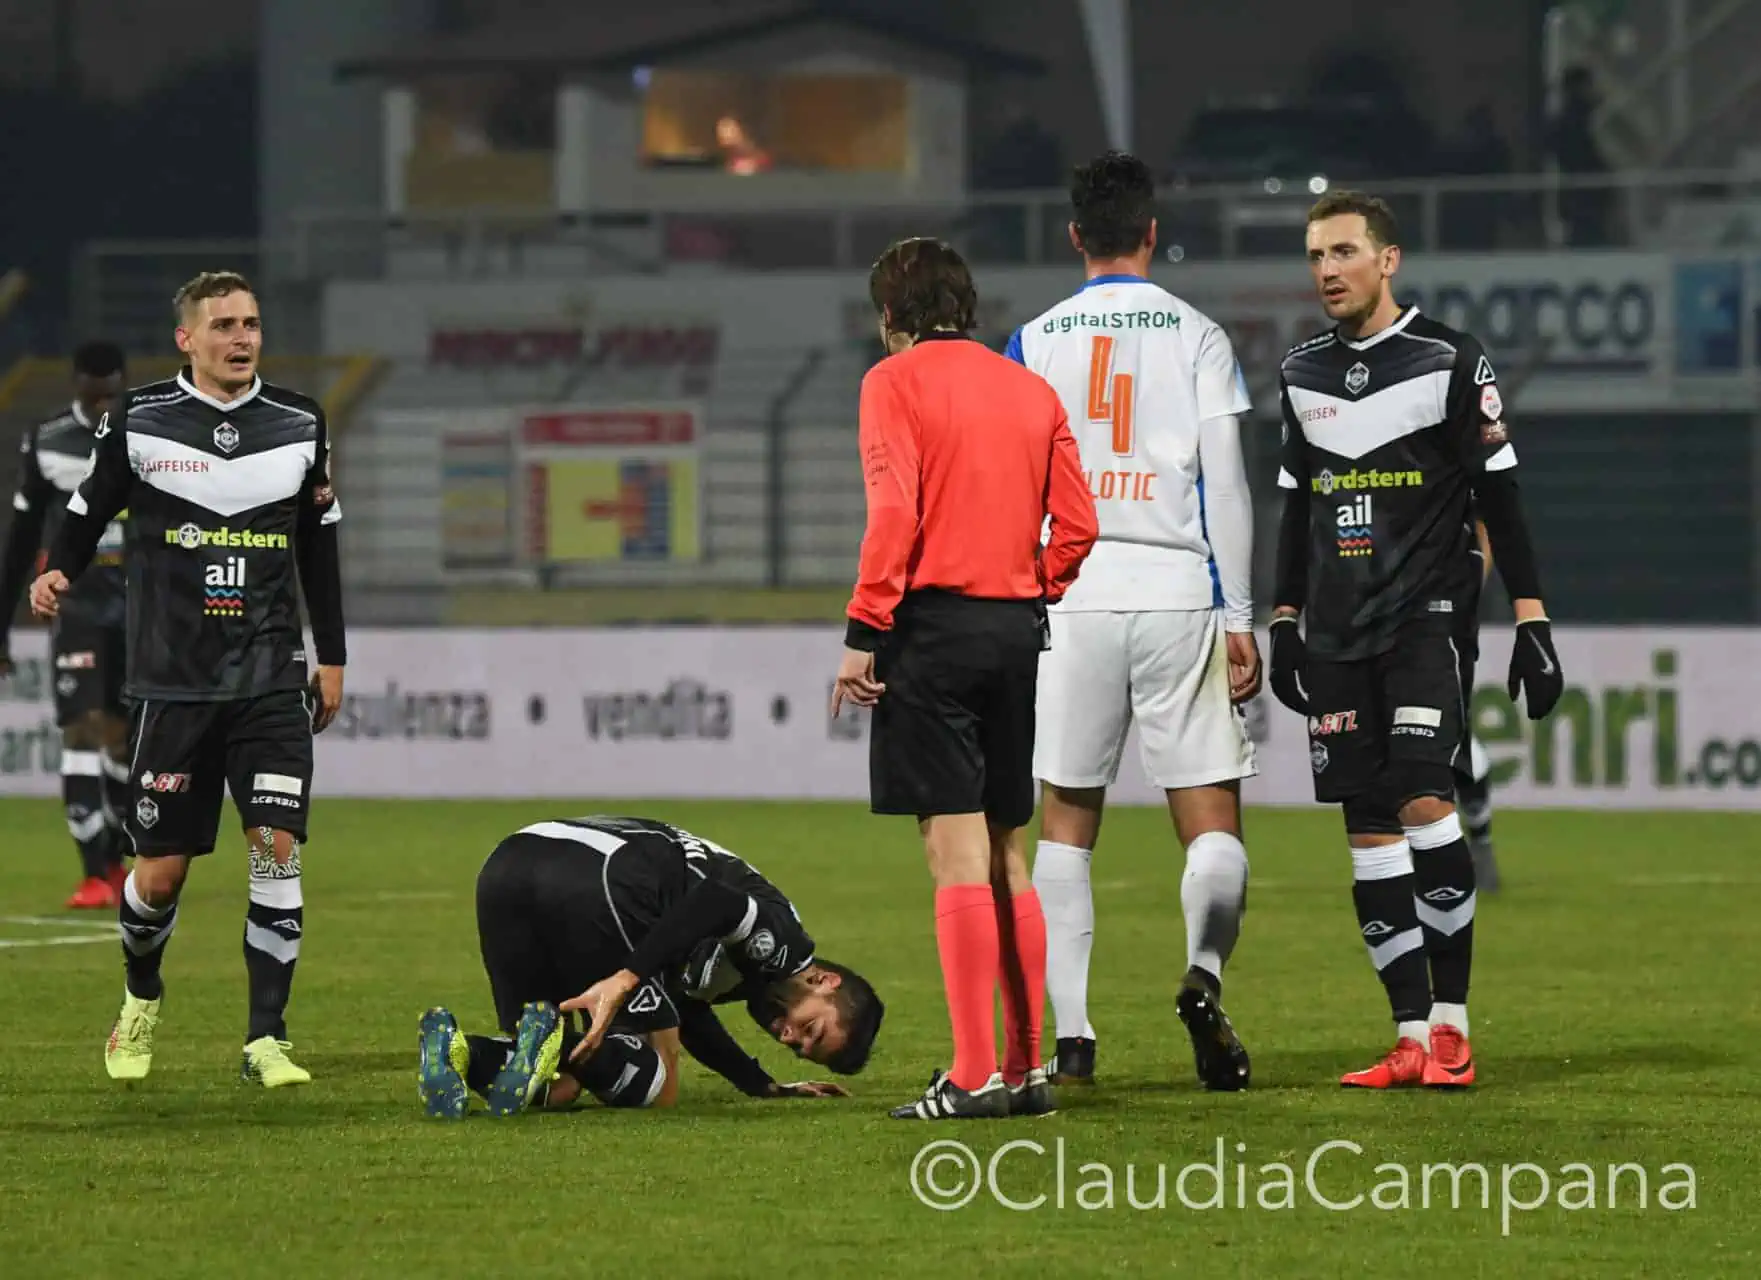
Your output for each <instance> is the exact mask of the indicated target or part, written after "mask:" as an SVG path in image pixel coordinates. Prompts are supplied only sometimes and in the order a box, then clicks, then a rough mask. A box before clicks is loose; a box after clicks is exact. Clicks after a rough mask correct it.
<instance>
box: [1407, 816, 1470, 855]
mask: <svg viewBox="0 0 1761 1280" xmlns="http://www.w3.org/2000/svg"><path fill="white" fill-rule="evenodd" d="M1459 839H1461V815H1460V814H1456V813H1451V814H1450V815H1449V816H1448V817H1446V818H1439V819H1437V821H1435V822H1431V823H1427V824H1425V825H1424V826H1422V827H1408V828H1407V829H1406V842H1407V843H1408V844H1410V845H1411V846H1412V847H1413V848H1414V849H1415V850H1418V851H1420V852H1424V851H1427V850H1431V849H1446V848H1448V847H1449V846H1450V845H1452V844H1454V843H1455V842H1456V841H1457V840H1459Z"/></svg>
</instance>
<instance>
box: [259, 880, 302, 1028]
mask: <svg viewBox="0 0 1761 1280" xmlns="http://www.w3.org/2000/svg"><path fill="white" fill-rule="evenodd" d="M268 871H278V872H279V873H280V874H278V875H268V874H264V873H265V872H268ZM305 927H306V908H305V899H304V897H303V891H302V890H301V887H300V860H299V850H298V849H297V848H296V849H295V850H294V854H293V856H292V857H291V858H289V859H288V861H287V864H286V866H282V865H281V864H278V863H276V862H275V860H274V859H273V858H263V857H257V856H255V855H253V857H252V859H251V904H250V906H249V907H247V908H246V909H245V975H246V979H247V981H248V982H249V984H250V991H251V1017H250V1024H249V1027H248V1029H247V1030H246V1032H245V1043H246V1044H250V1043H251V1042H252V1041H255V1040H261V1039H262V1038H263V1037H264V1036H272V1037H274V1038H275V1039H277V1040H286V1039H287V1021H286V1015H287V1002H288V999H289V997H290V996H291V995H292V994H293V976H294V966H295V965H296V964H298V963H299V959H300V938H301V935H302V934H303V933H304V932H305Z"/></svg>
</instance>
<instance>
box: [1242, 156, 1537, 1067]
mask: <svg viewBox="0 0 1761 1280" xmlns="http://www.w3.org/2000/svg"><path fill="white" fill-rule="evenodd" d="M1308 258H1309V267H1310V270H1311V272H1312V274H1313V276H1314V281H1315V287H1316V289H1317V291H1318V292H1319V294H1320V296H1321V301H1322V305H1323V307H1324V309H1325V311H1326V313H1327V315H1328V317H1329V318H1330V319H1332V320H1333V321H1334V322H1335V327H1334V328H1332V329H1329V330H1327V331H1326V332H1325V333H1322V334H1320V335H1318V336H1317V337H1314V338H1311V339H1309V340H1308V341H1307V342H1303V343H1300V344H1298V345H1297V346H1296V347H1294V348H1292V349H1291V351H1290V353H1289V354H1288V355H1287V356H1285V358H1284V363H1283V367H1282V370H1281V376H1280V390H1281V398H1282V406H1283V412H1284V445H1283V451H1282V458H1281V460H1282V466H1281V468H1280V470H1279V473H1278V484H1279V486H1280V487H1281V488H1283V489H1284V490H1285V505H1284V514H1283V523H1282V526H1281V528H1280V530H1279V537H1278V577H1277V588H1276V590H1277V594H1276V600H1275V608H1274V614H1273V619H1272V625H1271V634H1272V661H1271V677H1270V679H1271V685H1272V690H1273V692H1274V693H1275V694H1276V695H1277V697H1278V700H1279V701H1280V702H1282V703H1283V704H1284V705H1285V706H1287V707H1289V708H1290V709H1291V710H1293V711H1296V712H1298V713H1299V714H1301V715H1303V716H1306V717H1307V719H1308V730H1309V763H1310V766H1311V768H1312V769H1313V771H1314V777H1315V799H1316V800H1318V801H1321V802H1322V803H1333V804H1339V805H1341V806H1342V809H1343V812H1344V818H1345V830H1346V835H1347V838H1348V840H1349V842H1350V845H1351V859H1352V869H1353V881H1354V883H1353V886H1352V899H1353V903H1354V905H1355V907H1356V910H1357V917H1358V928H1359V931H1360V933H1361V934H1362V936H1363V939H1364V943H1365V945H1366V946H1367V948H1368V949H1369V954H1370V960H1371V963H1372V964H1374V965H1375V967H1376V972H1377V974H1378V976H1379V977H1380V978H1381V981H1382V985H1383V988H1384V989H1385V990H1386V992H1387V994H1388V1001H1389V1005H1390V1007H1391V1010H1392V1013H1393V1017H1394V1022H1395V1026H1396V1037H1397V1038H1396V1042H1395V1046H1394V1048H1393V1049H1392V1050H1391V1051H1389V1052H1388V1053H1387V1054H1386V1055H1385V1056H1384V1057H1383V1058H1382V1060H1381V1061H1379V1062H1377V1063H1375V1064H1374V1065H1373V1066H1370V1067H1368V1068H1366V1069H1365V1070H1362V1071H1353V1072H1350V1073H1349V1074H1347V1075H1346V1076H1345V1077H1344V1078H1343V1079H1342V1081H1341V1083H1342V1084H1345V1085H1347V1086H1353V1087H1358V1088H1367V1089H1389V1088H1396V1087H1399V1086H1404V1085H1412V1084H1420V1083H1423V1084H1426V1085H1432V1086H1436V1087H1445V1088H1449V1087H1454V1088H1459V1087H1462V1086H1466V1085H1470V1084H1472V1083H1473V1081H1474V1059H1473V1052H1472V1049H1471V1047H1470V1043H1469V1039H1468V1032H1469V1027H1468V1012H1467V997H1468V985H1469V978H1470V975H1471V970H1472V963H1473V945H1474V905H1475V887H1476V886H1475V879H1474V863H1473V855H1472V854H1471V852H1470V851H1469V849H1468V846H1467V841H1466V839H1465V838H1464V836H1463V832H1462V829H1461V819H1460V817H1459V816H1458V815H1457V813H1456V811H1455V805H1454V796H1455V787H1456V770H1457V768H1458V767H1459V765H1460V764H1461V762H1462V758H1463V757H1464V755H1465V754H1466V751H1467V690H1466V688H1465V687H1464V683H1463V681H1464V675H1466V674H1467V663H1466V660H1465V659H1464V656H1463V653H1462V649H1461V640H1462V638H1463V636H1464V634H1466V633H1467V631H1470V630H1471V627H1472V624H1471V622H1469V621H1466V620H1464V619H1463V617H1462V614H1463V612H1464V607H1465V605H1466V604H1467V603H1472V602H1474V601H1476V600H1477V597H1478V594H1479V584H1478V582H1477V581H1476V579H1477V578H1478V577H1479V576H1480V574H1481V573H1482V569H1481V567H1480V565H1478V564H1476V563H1475V562H1474V560H1473V558H1472V556H1471V554H1470V548H1471V546H1472V543H1473V541H1474V519H1475V516H1476V515H1477V516H1478V518H1479V519H1481V520H1483V521H1484V522H1485V525H1486V532H1487V537H1488V540H1489V544H1490V546H1491V548H1492V550H1493V551H1495V552H1496V553H1497V558H1498V572H1499V576H1500V577H1502V578H1503V579H1504V585H1505V589H1506V590H1507V591H1508V592H1509V593H1510V596H1511V600H1512V604H1513V606H1514V609H1515V613H1516V638H1515V643H1514V645H1513V646H1512V648H1511V659H1510V671H1509V677H1508V682H1507V687H1508V689H1509V692H1510V696H1511V698H1512V699H1515V698H1516V697H1517V695H1518V691H1519V690H1522V689H1526V690H1527V695H1528V708H1527V710H1528V714H1529V718H1530V719H1533V720H1539V719H1542V718H1544V717H1545V716H1546V715H1547V714H1548V712H1550V711H1551V710H1552V709H1553V706H1554V704H1555V703H1556V702H1557V701H1558V700H1559V696H1560V694H1561V692H1563V690H1564V676H1563V675H1562V674H1561V670H1560V662H1559V655H1558V653H1557V652H1556V651H1555V649H1554V647H1553V637H1552V627H1551V624H1550V623H1549V621H1548V619H1547V612H1546V608H1545V606H1544V605H1543V602H1542V599H1541V583H1540V574H1539V571H1538V570H1537V568H1536V565H1535V556H1534V552H1533V550H1532V549H1531V547H1530V545H1529V534H1528V527H1527V524H1526V522H1525V520H1524V517H1523V510H1522V502H1521V497H1520V494H1519V491H1518V487H1517V479H1516V466H1517V457H1516V448H1515V446H1514V445H1513V444H1512V443H1511V440H1510V428H1509V426H1508V425H1507V424H1506V423H1505V421H1504V404H1503V400H1502V398H1501V397H1500V394H1499V391H1498V382H1497V376H1496V374H1495V373H1494V371H1493V369H1492V363H1491V361H1490V360H1489V359H1488V358H1487V357H1486V353H1485V351H1484V349H1483V348H1482V347H1481V346H1480V344H1479V342H1478V341H1477V340H1475V339H1474V337H1473V336H1472V335H1471V334H1466V333H1462V332H1460V331H1458V330H1455V329H1451V328H1449V327H1448V326H1446V325H1442V324H1439V323H1437V322H1436V321H1434V320H1430V319H1427V318H1426V317H1425V316H1422V315H1420V314H1419V312H1418V309H1417V308H1416V307H1407V308H1402V307H1401V306H1400V305H1399V304H1398V303H1397V302H1396V301H1395V298H1394V291H1393V277H1394V274H1395V272H1396V271H1398V270H1399V268H1400V248H1399V239H1398V232H1397V228H1396V226H1395V221H1394V216H1393V214H1392V213H1391V212H1390V211H1389V208H1388V206H1387V205H1386V204H1385V203H1384V202H1383V201H1381V200H1377V199H1373V198H1371V197H1368V196H1365V195H1362V194H1359V193H1355V192H1349V191H1340V192H1335V193H1333V194H1331V195H1328V196H1326V197H1324V198H1323V199H1322V200H1320V201H1319V202H1318V203H1317V204H1316V205H1315V206H1314V207H1313V208H1312V209H1311V210H1310V213H1309V224H1308ZM1299 619H1301V620H1302V621H1301V623H1300V624H1299ZM1305 631H1306V635H1305Z"/></svg>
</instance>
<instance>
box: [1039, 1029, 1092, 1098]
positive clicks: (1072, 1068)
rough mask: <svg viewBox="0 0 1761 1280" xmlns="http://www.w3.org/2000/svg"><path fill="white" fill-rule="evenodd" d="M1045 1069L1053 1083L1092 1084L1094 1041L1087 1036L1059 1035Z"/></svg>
mask: <svg viewBox="0 0 1761 1280" xmlns="http://www.w3.org/2000/svg"><path fill="white" fill-rule="evenodd" d="M1045 1069H1046V1075H1047V1077H1049V1078H1050V1080H1051V1082H1052V1083H1053V1084H1057V1085H1065V1084H1074V1085H1082V1086H1084V1087H1086V1086H1088V1085H1092V1084H1093V1083H1094V1082H1095V1042H1094V1041H1093V1040H1090V1039H1089V1038H1088V1037H1087V1036H1059V1037H1058V1047H1057V1050H1056V1051H1055V1052H1054V1053H1053V1054H1052V1060H1051V1061H1050V1062H1048V1063H1046V1068H1045Z"/></svg>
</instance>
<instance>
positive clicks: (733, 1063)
mask: <svg viewBox="0 0 1761 1280" xmlns="http://www.w3.org/2000/svg"><path fill="white" fill-rule="evenodd" d="M678 1004H679V1042H680V1043H681V1044H683V1045H684V1046H685V1052H686V1053H688V1054H690V1055H691V1056H692V1057H693V1058H695V1059H697V1061H699V1062H701V1063H702V1064H703V1065H704V1066H706V1067H708V1068H709V1069H710V1070H711V1071H713V1072H715V1073H716V1074H717V1075H718V1076H720V1077H721V1078H722V1079H724V1080H726V1081H727V1082H728V1083H729V1084H731V1085H733V1086H734V1088H736V1089H738V1090H739V1091H740V1092H741V1093H743V1094H746V1095H747V1096H748V1097H752V1098H762V1097H764V1096H765V1095H767V1094H768V1093H769V1092H770V1090H771V1086H772V1085H773V1084H774V1083H776V1082H775V1081H774V1080H773V1079H772V1078H771V1074H770V1072H768V1071H766V1070H765V1069H764V1067H763V1066H762V1065H761V1064H760V1063H759V1061H758V1059H756V1058H754V1057H751V1056H750V1055H749V1054H747V1052H746V1051H745V1050H744V1049H742V1048H741V1047H740V1043H739V1041H737V1040H735V1039H734V1037H733V1036H732V1034H730V1033H729V1031H728V1029H727V1028H726V1027H725V1026H723V1025H722V1020H721V1019H720V1018H719V1017H717V1016H716V1012H715V1010H714V1009H712V1008H710V1007H709V1006H708V1005H707V1004H704V1003H702V1002H701V1001H697V1000H681V1001H679V1002H678Z"/></svg>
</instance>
